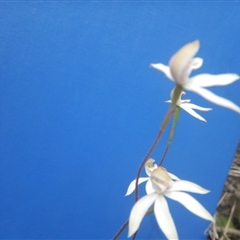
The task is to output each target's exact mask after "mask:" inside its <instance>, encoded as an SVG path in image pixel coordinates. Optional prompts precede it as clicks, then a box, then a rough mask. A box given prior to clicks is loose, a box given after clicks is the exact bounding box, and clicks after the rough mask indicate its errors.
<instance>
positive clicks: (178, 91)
mask: <svg viewBox="0 0 240 240" xmlns="http://www.w3.org/2000/svg"><path fill="white" fill-rule="evenodd" d="M181 92H182V87H181V86H180V85H177V86H176V87H175V91H174V94H173V99H172V104H171V107H170V109H169V111H168V112H167V114H166V116H165V118H164V120H163V123H162V124H161V127H160V129H159V132H158V134H157V137H156V139H155V140H154V142H153V144H152V146H151V148H150V149H149V151H148V153H147V155H146V156H145V158H144V159H143V161H142V163H141V165H140V167H139V169H138V172H137V177H136V185H135V189H136V191H135V202H137V200H138V181H139V177H140V173H141V171H142V169H143V166H144V165H145V163H146V161H147V160H148V158H149V156H150V155H151V153H152V152H153V150H154V149H155V147H156V146H157V144H158V142H159V140H160V138H161V136H162V134H163V132H164V130H165V128H166V126H167V124H168V122H169V120H170V119H171V117H172V115H173V113H174V112H175V106H176V103H177V101H178V99H179V96H180V94H181ZM170 136H171V134H170ZM167 151H168V149H167ZM167 151H165V152H166V153H167ZM166 153H165V155H166ZM152 212H153V208H151V209H149V210H148V212H147V213H146V214H145V216H146V215H148V214H150V213H152ZM128 223H129V220H127V221H126V222H125V223H124V224H123V225H122V227H121V228H120V229H119V230H118V232H117V233H116V234H115V235H114V237H113V238H112V240H116V239H117V238H118V237H119V236H120V235H121V234H122V232H123V231H124V229H125V228H126V227H127V226H128ZM136 236H137V232H136V233H135V234H134V236H133V238H134V239H135V238H136Z"/></svg>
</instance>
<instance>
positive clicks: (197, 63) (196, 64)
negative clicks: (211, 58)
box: [191, 57, 203, 70]
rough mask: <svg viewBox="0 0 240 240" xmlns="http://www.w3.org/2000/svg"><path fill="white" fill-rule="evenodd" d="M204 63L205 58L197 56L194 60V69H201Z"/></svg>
mask: <svg viewBox="0 0 240 240" xmlns="http://www.w3.org/2000/svg"><path fill="white" fill-rule="evenodd" d="M202 65H203V59H202V58H199V57H196V58H194V59H193V60H192V66H191V67H192V70H196V69H199V68H200V67H201V66H202Z"/></svg>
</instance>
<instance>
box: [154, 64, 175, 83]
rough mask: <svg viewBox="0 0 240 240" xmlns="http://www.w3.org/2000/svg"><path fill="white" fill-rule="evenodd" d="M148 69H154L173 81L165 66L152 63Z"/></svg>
mask: <svg viewBox="0 0 240 240" xmlns="http://www.w3.org/2000/svg"><path fill="white" fill-rule="evenodd" d="M150 67H152V68H155V69H157V70H159V71H161V72H163V73H164V74H165V76H166V77H167V78H168V79H170V80H172V81H174V80H173V77H172V74H171V72H170V68H169V66H166V65H164V64H162V63H152V64H150Z"/></svg>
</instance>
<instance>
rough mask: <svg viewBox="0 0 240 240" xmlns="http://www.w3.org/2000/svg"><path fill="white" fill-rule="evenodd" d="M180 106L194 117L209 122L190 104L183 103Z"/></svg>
mask: <svg viewBox="0 0 240 240" xmlns="http://www.w3.org/2000/svg"><path fill="white" fill-rule="evenodd" d="M179 107H180V108H182V109H184V110H185V111H186V112H188V113H189V114H190V115H192V116H193V117H195V118H197V119H199V120H201V121H204V122H207V121H206V119H205V118H203V117H202V116H200V115H199V114H198V113H196V112H195V111H194V110H192V109H191V108H190V107H189V106H188V103H184V104H181V105H180V106H179Z"/></svg>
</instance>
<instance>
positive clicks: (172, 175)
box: [168, 172, 180, 180]
mask: <svg viewBox="0 0 240 240" xmlns="http://www.w3.org/2000/svg"><path fill="white" fill-rule="evenodd" d="M168 175H169V176H170V177H171V178H172V180H180V178H179V177H177V176H176V175H174V174H172V173H170V172H168Z"/></svg>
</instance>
